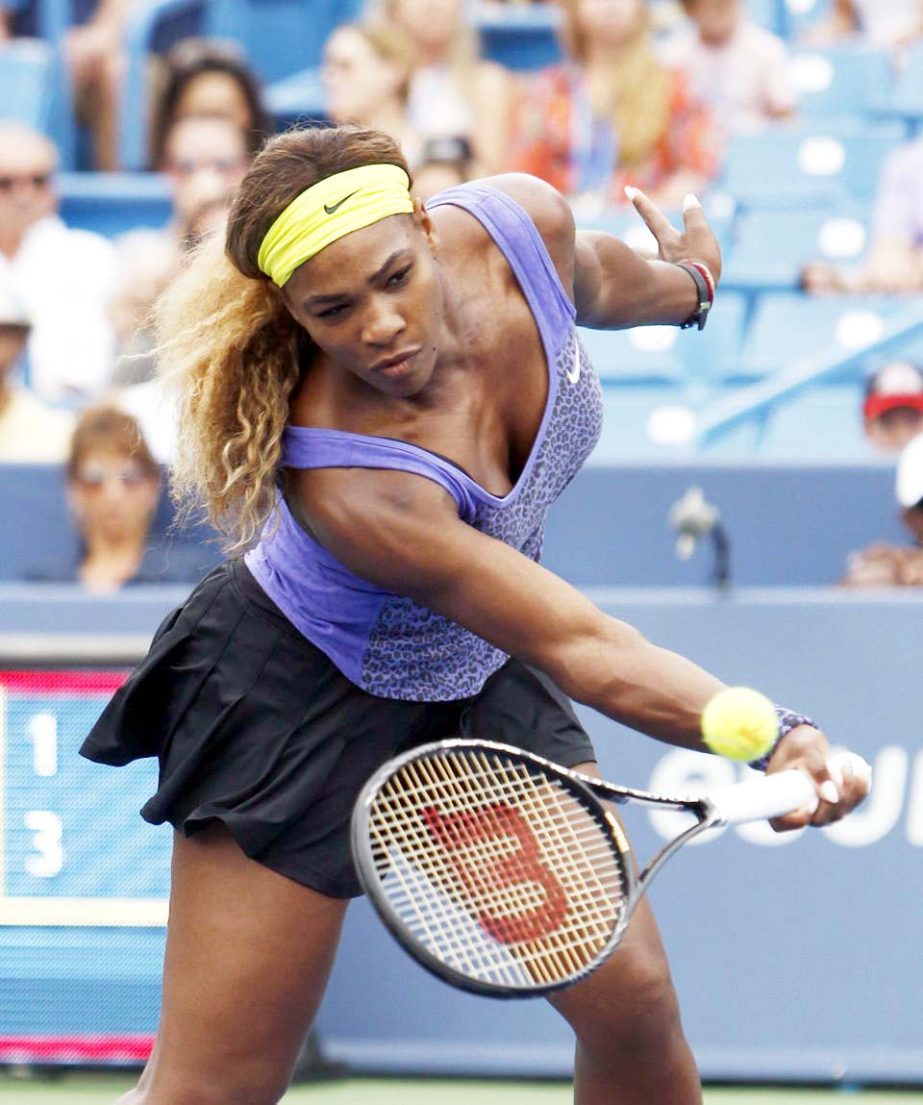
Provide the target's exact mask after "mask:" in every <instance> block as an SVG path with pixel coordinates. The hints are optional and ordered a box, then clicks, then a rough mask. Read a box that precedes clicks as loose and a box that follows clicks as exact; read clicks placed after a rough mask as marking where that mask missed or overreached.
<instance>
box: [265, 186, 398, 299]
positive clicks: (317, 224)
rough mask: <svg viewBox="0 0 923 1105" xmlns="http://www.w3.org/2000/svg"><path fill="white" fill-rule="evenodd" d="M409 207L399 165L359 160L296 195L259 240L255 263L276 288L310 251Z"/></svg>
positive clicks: (283, 282) (306, 258)
mask: <svg viewBox="0 0 923 1105" xmlns="http://www.w3.org/2000/svg"><path fill="white" fill-rule="evenodd" d="M412 211H413V200H412V199H411V198H410V178H409V177H408V176H407V174H406V173H405V172H404V170H403V169H402V168H401V167H400V166H399V165H360V166H359V167H358V168H356V169H346V170H345V171H344V172H342V173H336V174H335V175H334V176H329V177H326V178H325V179H324V180H321V181H318V182H317V184H313V185H312V186H311V187H310V188H307V189H306V190H305V191H304V192H301V193H300V194H299V195H297V196H296V197H295V198H294V199H293V200H292V202H291V203H290V204H289V205H288V207H286V208H285V210H284V211H283V212H282V214H281V215H280V216H279V217H278V218H277V219H276V221H275V222H274V223H273V224H272V226H271V227H270V228H269V230H268V231H267V232H266V237H265V238H264V239H263V244H262V245H261V246H260V252H259V255H258V256H257V259H256V261H257V264H258V265H259V267H260V271H261V272H264V273H265V274H266V275H267V276H268V277H269V278H270V279H271V280H272V282H273V283H274V284H277V285H278V286H279V287H280V288H281V287H282V286H283V285H284V284H285V283H286V282H287V281H288V279H289V277H290V276H291V275H292V273H293V272H294V271H295V269H297V268H298V266H299V265H303V264H304V263H305V261H308V260H310V258H312V257H313V256H314V254H315V253H320V251H321V250H322V249H324V248H325V247H326V246H329V245H330V243H331V242H335V241H336V240H337V239H338V238H342V237H343V236H344V235H346V234H351V233H352V232H353V231H354V230H362V228H363V227H366V226H371V225H372V223H377V222H378V221H379V219H385V218H387V217H388V216H389V215H408V214H410V213H411V212H412Z"/></svg>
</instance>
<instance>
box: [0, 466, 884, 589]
mask: <svg viewBox="0 0 923 1105" xmlns="http://www.w3.org/2000/svg"><path fill="white" fill-rule="evenodd" d="M691 485H698V486H700V487H701V488H702V489H703V490H704V492H705V494H706V496H707V497H708V498H709V499H710V500H711V501H713V502H714V503H715V505H716V506H718V508H719V509H720V511H721V514H722V518H723V520H724V524H725V526H726V528H727V530H728V532H729V534H730V537H731V542H732V552H733V570H734V578H735V580H736V581H737V582H739V583H740V584H743V585H748V586H764V585H767V586H768V585H791V586H814V585H825V584H832V583H835V582H836V581H837V580H838V579H839V578H840V576H841V575H842V573H843V567H844V564H845V560H846V556H847V554H848V553H849V552H850V551H851V550H853V549H857V548H861V547H862V546H864V545H867V544H869V543H871V542H873V541H877V540H890V541H897V542H901V541H904V540H905V537H904V535H903V531H902V528H901V525H900V523H899V521H898V518H897V508H896V506H895V503H894V491H893V485H894V475H893V469H892V467H891V466H889V465H875V464H861V465H860V464H857V465H854V466H848V465H847V466H843V465H836V466H833V465H830V466H824V465H816V466H801V465H796V464H790V465H788V464H781V465H780V464H759V465H741V464H721V463H713V464H670V465H656V464H625V465H621V466H618V467H608V466H607V467H602V466H600V467H589V468H586V469H585V470H584V471H583V472H581V473H580V475H579V476H578V477H577V478H576V479H575V480H574V482H573V484H572V485H571V487H570V488H568V490H567V491H566V492H565V493H564V495H563V496H562V497H561V499H560V501H559V502H558V503H557V504H556V505H555V507H554V509H553V510H552V511H551V515H550V518H549V525H548V534H547V540H546V546H545V562H546V563H547V564H548V566H549V567H550V568H551V569H552V570H554V571H556V572H558V573H560V574H561V575H563V576H564V577H565V578H567V579H569V580H570V581H571V582H573V583H576V584H578V585H581V586H583V585H606V584H619V585H622V586H630V587H635V586H657V587H659V586H690V585H692V586H694V585H698V584H702V583H706V582H707V581H708V579H709V577H710V573H711V571H712V557H711V553H710V550H709V549H708V548H707V547H703V548H701V549H699V550H698V551H697V552H696V554H695V555H694V556H693V558H692V559H691V560H690V561H688V562H686V563H681V562H680V561H678V560H677V558H676V556H675V552H674V548H675V536H674V535H673V533H672V532H671V530H670V528H669V525H668V521H667V519H668V513H669V509H670V506H671V505H672V504H673V503H674V502H675V501H676V500H677V499H678V498H680V496H681V495H682V494H683V493H684V492H685V491H686V489H687V488H688V487H690V486H691ZM0 502H2V503H4V505H5V509H4V511H3V512H2V514H0V580H4V579H6V580H13V579H22V578H24V577H26V576H28V573H29V571H30V569H31V568H33V567H34V565H35V564H36V563H41V562H43V561H45V560H47V559H48V557H49V555H61V554H62V552H63V551H64V550H70V549H72V548H73V544H74V538H73V531H72V527H71V523H70V519H69V516H68V511H67V504H66V501H65V497H64V484H63V480H62V477H61V473H60V471H59V470H58V469H56V468H52V467H48V466H41V465H2V466H0ZM168 520H169V511H168V508H167V504H166V503H164V504H163V507H162V510H161V514H160V518H159V522H158V530H159V531H160V532H161V533H162V532H163V530H164V529H165V527H166V526H167V524H168ZM206 537H207V534H206V532H205V531H204V530H201V529H199V530H192V531H183V530H181V531H178V532H176V533H175V534H174V535H173V536H172V539H173V540H174V541H175V542H176V543H177V544H178V545H182V546H188V545H190V544H200V545H201V544H202V542H203V540H204V539H205V538H206ZM203 554H204V558H205V560H208V561H212V560H214V559H215V558H217V556H218V549H217V547H216V546H215V545H210V546H206V547H204V548H203Z"/></svg>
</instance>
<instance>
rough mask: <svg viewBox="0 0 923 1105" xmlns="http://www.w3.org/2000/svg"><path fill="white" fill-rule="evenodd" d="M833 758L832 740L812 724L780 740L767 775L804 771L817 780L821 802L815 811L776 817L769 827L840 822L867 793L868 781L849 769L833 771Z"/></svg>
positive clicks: (780, 829) (784, 829) (778, 828)
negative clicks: (795, 770)
mask: <svg viewBox="0 0 923 1105" xmlns="http://www.w3.org/2000/svg"><path fill="white" fill-rule="evenodd" d="M830 756H831V750H830V743H829V741H828V740H827V738H826V737H825V736H824V734H823V733H822V732H821V731H820V730H819V729H814V728H812V727H811V726H810V725H799V726H798V727H797V728H795V729H792V730H791V732H789V733H786V735H785V737H784V739H783V740H781V741H779V743H778V745H777V746H776V750H775V752H774V753H773V755H772V759H771V760H770V761H769V767H768V768H767V769H766V774H767V775H769V774H771V773H773V772H776V771H787V770H789V769H791V768H796V769H798V770H800V771H803V772H805V774H806V775H808V776H810V778H811V779H812V780H813V781H814V785H815V786H816V788H817V796H818V798H819V799H820V802H819V805H818V807H817V809H816V810H814V811H813V812H812V811H811V810H808V809H801V810H794V811H793V812H792V813H789V814H786V815H785V816H784V817H777V818H774V819H773V820H772V821H771V822H770V824H771V825H772V827H773V828H774V829H775V830H776V832H787V831H789V830H791V829H801V828H803V827H804V826H805V825H829V824H831V823H832V822H834V821H839V820H840V818H841V817H845V816H846V815H847V814H848V813H849V812H850V811H851V810H853V809H855V807H856V806H858V805H859V803H860V802H861V801H862V800H863V799H864V798H865V796H866V795H867V794H868V790H869V786H868V782H867V781H866V780H865V779H862V778H858V777H857V776H855V775H853V774H852V772H850V771H848V770H846V771H843V772H840V771H839V770H838V769H837V768H836V766H835V765H834V766H833V768H832V770H831V765H830V763H829V760H830Z"/></svg>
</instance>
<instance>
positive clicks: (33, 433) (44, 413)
mask: <svg viewBox="0 0 923 1105" xmlns="http://www.w3.org/2000/svg"><path fill="white" fill-rule="evenodd" d="M30 329H31V327H30V323H29V317H28V315H27V314H26V312H25V309H24V308H23V306H22V304H20V303H19V302H18V300H17V299H16V297H15V296H14V294H13V292H12V291H11V290H10V288H8V287H7V286H6V282H5V281H2V280H0V462H2V463H16V464H43V463H60V462H61V461H62V460H63V459H64V457H65V456H66V455H67V449H68V444H69V442H70V436H71V432H72V430H73V425H74V419H73V415H72V414H71V413H70V412H69V411H62V410H53V409H51V408H50V407H46V406H45V404H44V403H42V402H41V400H39V399H37V398H36V397H35V396H34V395H33V394H32V393H31V392H30V391H29V390H28V388H25V387H23V386H22V384H21V383H19V382H17V373H18V370H19V369H20V368H21V366H22V362H23V359H24V355H25V349H26V342H27V340H28V338H29V331H30Z"/></svg>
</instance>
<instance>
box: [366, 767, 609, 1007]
mask: <svg viewBox="0 0 923 1105" xmlns="http://www.w3.org/2000/svg"><path fill="white" fill-rule="evenodd" d="M369 827H370V830H371V835H372V841H373V859H374V862H375V865H376V869H377V871H378V875H379V878H380V880H381V883H382V887H383V889H384V892H385V893H386V895H387V897H388V898H389V900H390V902H391V905H392V907H393V908H394V909H395V910H396V912H397V914H398V916H399V917H400V919H401V920H402V922H403V923H404V924H405V925H407V926H408V927H409V928H410V930H411V931H412V932H413V933H414V935H415V937H416V938H417V939H418V940H419V941H420V942H421V943H422V944H423V946H424V947H426V948H427V949H428V950H429V951H430V952H431V953H432V954H433V955H435V956H436V957H437V958H438V959H439V960H441V961H443V962H445V963H446V964H448V965H449V966H452V967H454V968H455V969H456V970H459V971H461V972H462V973H464V974H466V975H469V976H471V977H474V978H477V979H481V980H484V981H491V982H499V983H501V984H503V985H507V986H525V987H528V986H530V985H534V984H536V983H554V982H556V981H560V980H563V979H569V978H573V977H574V976H575V975H579V974H581V973H583V972H584V971H585V970H586V969H587V966H588V965H589V964H591V963H592V962H593V961H594V960H595V958H596V957H597V956H598V955H599V954H600V953H601V952H602V950H603V949H604V948H605V947H606V946H607V944H608V942H609V940H610V938H611V936H612V934H613V932H614V930H615V929H616V927H617V926H618V924H619V920H620V917H621V914H622V910H623V906H624V898H625V895H626V885H625V873H624V867H623V863H622V857H621V856H620V855H619V852H618V849H617V847H616V845H615V843H614V842H613V841H612V840H611V838H610V836H609V834H608V833H607V832H606V830H605V829H604V828H603V826H602V825H600V823H599V821H598V820H597V818H596V816H595V815H594V814H592V813H590V812H589V811H588V810H587V809H586V808H585V806H584V804H583V802H582V801H581V799H580V798H578V797H577V796H575V795H573V794H571V793H570V792H569V791H568V790H567V789H566V788H565V787H564V786H562V785H561V784H560V783H559V782H558V781H557V780H554V779H552V778H549V777H546V776H544V775H542V774H541V773H539V772H534V771H532V770H530V769H529V768H528V767H527V766H526V765H525V764H523V763H520V762H516V761H515V760H512V759H508V758H505V757H504V758H502V759H501V758H500V757H498V756H496V755H495V754H492V755H491V756H490V757H489V758H488V757H487V756H485V754H484V753H483V752H479V753H477V754H474V753H468V752H462V753H459V752H454V753H448V752H442V753H440V754H438V755H435V756H432V757H428V758H427V759H425V760H419V761H411V762H409V763H408V764H405V765H404V767H403V768H402V769H401V770H400V772H398V773H397V774H396V775H394V776H392V777H391V779H389V781H388V782H387V783H386V784H385V786H384V787H383V788H382V789H381V791H380V792H379V793H378V795H377V796H376V799H375V802H374V804H373V807H372V809H371V811H370V820H369Z"/></svg>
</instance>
